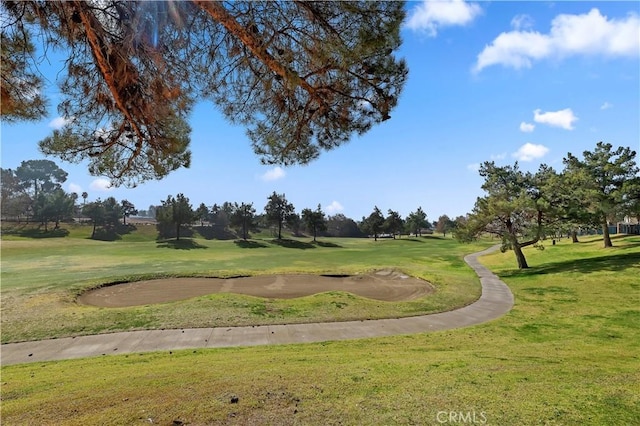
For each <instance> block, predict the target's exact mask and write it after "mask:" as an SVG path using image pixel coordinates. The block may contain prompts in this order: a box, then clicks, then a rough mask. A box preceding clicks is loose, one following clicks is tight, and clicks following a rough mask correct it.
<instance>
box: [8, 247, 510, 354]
mask: <svg viewBox="0 0 640 426" xmlns="http://www.w3.org/2000/svg"><path fill="white" fill-rule="evenodd" d="M498 247H499V246H494V247H491V248H489V249H486V250H484V251H481V252H478V253H474V254H470V255H468V256H465V258H464V260H465V262H467V264H468V265H469V266H470V267H471V268H473V270H474V271H475V272H476V274H478V277H480V283H481V285H482V295H481V296H480V298H479V299H478V300H477V301H476V302H474V303H472V304H471V305H468V306H465V307H463V308H460V309H456V310H453V311H448V312H442V313H438V314H430V315H422V316H417V317H408V318H399V319H382V320H366V321H346V322H331V323H311V324H284V325H262V326H248V327H215V328H193V329H178V330H143V331H130V332H122V333H109V334H98V335H93V336H78V337H65V338H60V339H50V340H40V341H33V342H22V343H9V344H5V345H2V346H0V350H1V353H0V355H1V356H0V359H1V361H0V364H1V365H3V366H5V365H11V364H20V363H27V362H42V361H54V360H62V359H73V358H85V357H92V356H101V355H117V354H125V353H135V352H152V351H166V350H178V349H196V348H223V347H233V346H257V345H278V344H289V343H312V342H324V341H330V340H347V339H358V338H369V337H383V336H395V335H402V334H414V333H425V332H433V331H440V330H448V329H453V328H461V327H467V326H471V325H476V324H481V323H484V322H487V321H491V320H494V319H496V318H499V317H501V316H502V315H504V314H506V313H507V312H509V311H510V310H511V308H512V307H513V303H514V300H513V294H512V293H511V290H509V288H508V287H507V285H506V284H505V283H504V282H502V281H500V279H498V277H497V276H496V275H494V274H493V273H491V272H490V271H489V270H488V269H487V268H485V267H484V266H482V265H481V264H480V262H479V261H478V257H479V256H482V255H484V254H488V253H491V252H493V251H495V250H497V249H498Z"/></svg>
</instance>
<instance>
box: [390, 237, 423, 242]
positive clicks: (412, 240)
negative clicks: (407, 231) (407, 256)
mask: <svg viewBox="0 0 640 426" xmlns="http://www.w3.org/2000/svg"><path fill="white" fill-rule="evenodd" d="M396 241H406V242H408V243H424V241H423V240H419V239H418V237H407V238H396Z"/></svg>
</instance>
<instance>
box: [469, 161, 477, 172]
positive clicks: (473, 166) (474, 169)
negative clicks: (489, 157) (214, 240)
mask: <svg viewBox="0 0 640 426" xmlns="http://www.w3.org/2000/svg"><path fill="white" fill-rule="evenodd" d="M467 170H470V171H472V172H477V171H478V170H480V163H472V164H467Z"/></svg>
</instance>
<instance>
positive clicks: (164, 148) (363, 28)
mask: <svg viewBox="0 0 640 426" xmlns="http://www.w3.org/2000/svg"><path fill="white" fill-rule="evenodd" d="M2 9H3V16H4V18H3V20H2V63H3V67H2V87H3V91H2V116H3V117H5V116H6V117H8V118H11V119H14V120H17V119H35V118H37V117H40V116H42V112H43V107H42V105H43V103H44V102H46V100H45V99H43V98H42V96H41V94H42V93H43V92H42V90H41V87H42V79H41V78H39V76H38V74H37V72H34V71H33V70H34V68H37V66H36V64H35V63H34V55H33V51H34V44H35V43H34V42H33V41H32V40H34V39H35V40H37V43H39V44H41V45H43V49H42V51H43V52H44V55H46V52H47V51H48V49H49V47H56V48H58V49H59V50H61V51H63V52H65V55H66V62H65V65H66V74H65V75H64V76H63V78H62V79H61V81H60V82H59V86H60V93H61V97H62V101H61V103H60V104H59V105H58V110H59V113H60V114H61V115H62V116H63V117H65V118H66V119H67V120H68V123H67V124H66V126H65V127H64V128H63V129H61V130H56V131H54V132H53V135H51V136H50V137H47V138H45V139H44V140H42V141H41V142H40V148H41V150H42V151H43V152H44V153H46V154H52V155H57V156H59V157H60V158H62V159H64V160H66V161H73V162H81V161H84V160H88V161H89V170H90V172H91V173H92V174H96V175H105V176H108V177H109V178H110V179H111V180H112V183H113V184H114V185H119V184H125V185H129V186H135V185H136V184H137V183H139V182H141V181H144V180H147V179H159V178H162V177H164V176H165V175H167V174H168V173H169V172H171V171H172V170H175V169H177V168H179V167H188V166H189V163H190V159H191V153H190V151H189V149H188V145H189V141H190V131H191V129H190V127H189V125H188V124H187V118H188V114H189V112H190V110H191V107H192V106H193V104H194V103H195V102H196V101H199V100H210V101H212V102H213V103H214V104H215V105H217V107H218V108H219V109H220V111H222V113H223V114H224V116H225V117H226V118H227V119H228V120H230V121H231V122H232V123H237V124H241V125H243V126H245V127H246V128H247V133H248V136H249V138H250V140H251V143H252V145H253V148H254V151H255V152H256V154H257V155H258V156H259V157H260V159H261V161H262V162H263V163H266V164H276V163H277V164H284V165H287V164H296V163H300V164H305V163H308V162H309V161H312V160H313V159H315V158H317V157H318V156H319V155H320V153H321V152H322V151H324V150H329V149H332V148H335V147H337V146H339V145H341V144H343V143H345V142H347V141H348V140H349V139H350V138H351V137H352V136H353V135H354V134H362V133H364V132H366V131H368V130H369V129H370V128H371V127H372V126H373V125H375V124H376V123H379V122H381V121H384V120H387V119H388V118H389V117H390V112H391V110H392V109H393V108H394V107H395V105H396V103H397V100H398V97H399V95H400V92H401V90H402V88H403V85H404V83H405V81H406V79H407V74H408V70H407V66H406V64H405V62H404V60H401V59H398V58H396V56H395V52H396V51H397V49H398V48H399V46H400V44H401V40H400V26H401V23H402V20H403V18H404V14H405V12H404V4H403V2H395V1H393V2H392V1H390V2H377V1H376V2H372V1H353V2H306V1H259V2H255V1H236V2H217V1H216V2H213V1H199V0H193V1H190V2H187V1H184V2H182V1H181V2H177V1H172V2H122V1H116V0H104V1H98V0H91V1H68V2H49V1H43V0H40V1H35V0H34V1H7V0H3V1H2ZM5 64H9V65H11V66H5ZM24 86H27V87H28V88H29V89H30V91H25V89H24ZM5 88H6V90H5ZM36 95H37V96H36Z"/></svg>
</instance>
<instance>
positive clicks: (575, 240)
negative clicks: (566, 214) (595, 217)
mask: <svg viewBox="0 0 640 426" xmlns="http://www.w3.org/2000/svg"><path fill="white" fill-rule="evenodd" d="M571 242H572V243H579V242H580V241H578V231H576V230H575V229H574V230H573V231H571Z"/></svg>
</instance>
